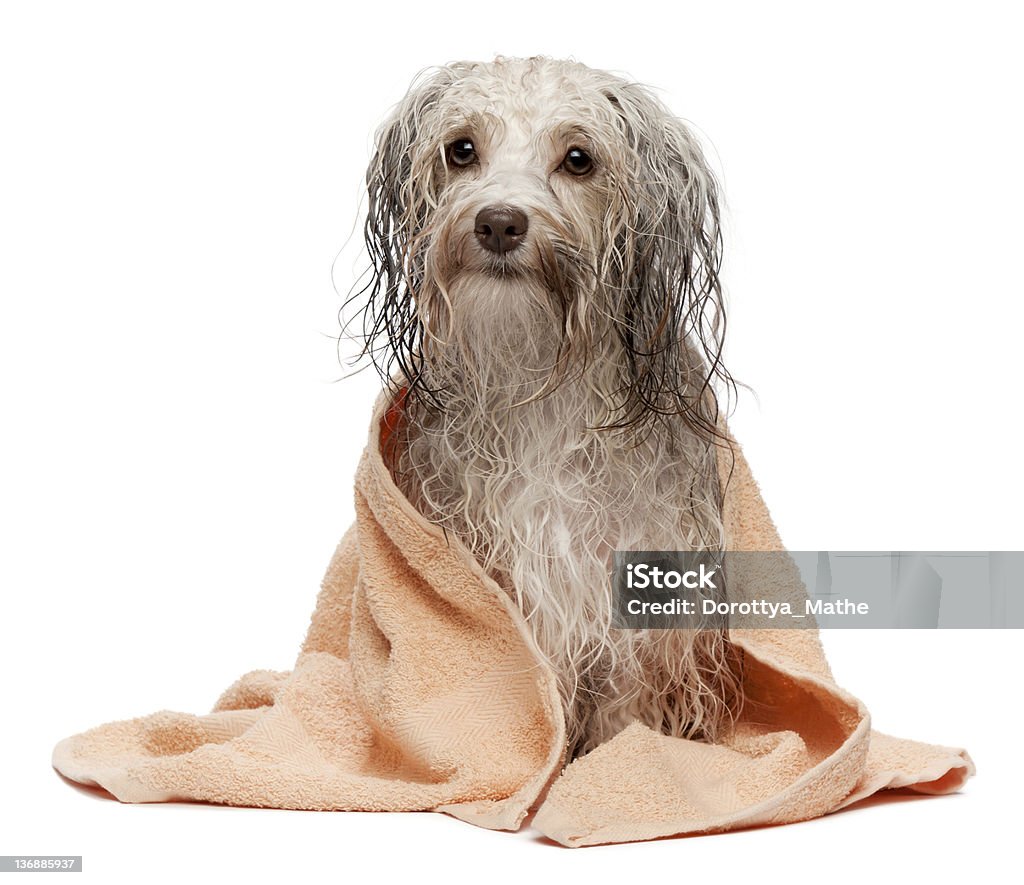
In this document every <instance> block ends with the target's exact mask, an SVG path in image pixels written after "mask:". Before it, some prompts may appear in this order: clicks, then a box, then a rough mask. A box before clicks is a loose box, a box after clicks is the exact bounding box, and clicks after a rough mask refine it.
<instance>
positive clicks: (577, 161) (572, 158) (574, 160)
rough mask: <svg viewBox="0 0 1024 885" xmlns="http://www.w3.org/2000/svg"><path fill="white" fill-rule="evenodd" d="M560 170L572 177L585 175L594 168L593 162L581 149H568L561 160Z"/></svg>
mask: <svg viewBox="0 0 1024 885" xmlns="http://www.w3.org/2000/svg"><path fill="white" fill-rule="evenodd" d="M562 168H563V169H565V171H566V172H569V173H571V174H572V175H586V174H587V173H588V172H589V171H590V170H591V169H593V168H594V160H593V159H592V158H591V156H590V154H588V153H587V152H586V151H585V150H583V148H578V147H574V148H569V152H568V153H567V154H566V155H565V159H564V160H562Z"/></svg>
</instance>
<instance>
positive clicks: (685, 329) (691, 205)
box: [605, 83, 733, 440]
mask: <svg viewBox="0 0 1024 885" xmlns="http://www.w3.org/2000/svg"><path fill="white" fill-rule="evenodd" d="M605 94H606V97H607V98H608V100H609V101H610V102H611V103H612V105H613V108H614V110H615V114H616V118H617V121H618V125H619V128H620V131H621V133H622V135H623V137H624V139H625V141H626V150H625V151H624V157H623V164H624V165H623V166H622V168H621V169H619V170H617V175H616V187H615V193H614V195H613V200H614V202H615V204H616V211H615V214H616V215H617V216H618V221H617V224H616V229H615V231H614V241H613V242H611V243H609V248H611V249H613V250H614V251H615V252H616V253H617V256H616V257H617V260H616V261H615V262H613V263H612V266H615V267H617V268H618V269H620V270H621V274H622V279H621V280H620V281H618V282H619V286H618V287H617V288H618V296H617V297H618V298H620V299H621V302H620V303H619V304H617V305H616V310H615V311H614V315H615V316H616V317H618V323H617V325H618V329H617V332H618V335H619V338H620V340H621V341H622V343H623V345H624V348H625V352H626V354H627V362H628V375H627V378H625V379H624V383H625V386H626V387H627V388H628V392H627V395H626V399H627V405H626V409H625V416H624V419H623V423H624V424H629V423H642V421H643V416H644V415H645V414H647V415H652V414H653V415H658V414H660V415H665V414H681V415H682V416H683V417H684V418H685V419H686V421H687V423H688V424H690V426H691V427H692V429H693V430H695V431H696V432H698V433H699V434H700V435H701V436H703V437H704V438H705V439H708V440H710V439H711V438H713V437H716V436H717V435H718V428H717V424H718V402H717V397H716V395H715V391H714V382H715V380H716V379H718V380H721V381H724V382H725V384H726V385H727V386H729V387H732V385H733V381H732V378H731V376H729V374H728V372H727V371H726V370H725V367H724V365H723V364H722V348H723V344H724V333H725V309H724V304H723V300H722V287H721V282H720V280H719V272H720V270H721V264H722V235H721V228H720V209H719V188H718V184H717V182H716V180H715V176H714V173H713V172H712V170H711V168H710V166H709V165H708V163H707V160H706V159H705V156H704V152H703V151H702V149H701V146H700V144H699V142H698V141H697V139H696V138H695V137H694V135H693V134H692V133H691V132H690V131H689V129H688V128H687V127H686V126H685V125H684V124H683V122H682V121H681V120H679V119H678V118H676V117H674V116H673V115H672V114H671V113H670V112H669V111H668V110H667V109H666V108H665V107H664V106H663V105H662V104H661V102H659V101H658V100H657V99H656V98H655V97H654V96H653V95H651V94H650V93H649V92H647V91H646V90H645V89H643V88H642V87H640V86H638V85H636V84H632V83H623V84H621V86H616V87H614V88H609V89H608V90H607V91H606V93H605ZM606 266H607V265H606Z"/></svg>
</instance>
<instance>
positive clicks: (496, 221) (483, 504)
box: [353, 57, 742, 755]
mask: <svg viewBox="0 0 1024 885" xmlns="http://www.w3.org/2000/svg"><path fill="white" fill-rule="evenodd" d="M367 185H368V191H369V216H368V219H367V222H366V227H365V238H366V244H367V247H368V249H369V254H370V258H371V261H372V275H371V277H370V282H369V284H368V285H366V286H365V287H364V288H361V289H360V291H359V292H358V293H356V295H354V296H353V298H354V299H355V301H356V302H357V305H358V307H359V309H360V311H361V312H360V314H359V316H360V317H361V318H362V321H363V328H362V330H361V334H362V336H363V343H364V353H365V354H369V355H370V357H371V358H372V361H373V363H374V364H375V365H376V366H377V368H378V369H379V371H380V372H381V375H382V377H383V378H384V379H385V380H386V381H387V383H388V384H390V385H394V387H395V388H397V389H400V390H401V391H402V393H401V395H402V397H403V403H404V421H403V423H402V424H401V429H400V431H399V432H397V433H396V434H394V435H393V437H392V440H391V442H392V443H393V445H391V446H389V450H388V453H387V455H386V457H387V458H388V460H389V466H390V468H391V470H392V472H393V475H394V478H395V482H396V484H397V485H398V487H399V488H400V489H401V490H402V491H403V493H404V494H405V495H406V496H407V497H408V498H409V500H410V501H411V502H412V503H413V504H414V505H415V506H416V507H417V508H418V509H419V511H420V512H421V513H422V514H423V515H424V517H425V518H426V519H428V520H430V521H432V522H434V523H436V524H437V525H439V526H441V527H443V529H444V530H445V532H446V533H447V534H448V535H449V536H450V535H454V536H456V537H458V538H459V539H460V540H461V541H462V542H463V543H464V544H465V546H466V547H467V548H468V549H469V551H470V552H471V553H472V554H473V555H474V556H475V557H476V558H477V559H478V561H479V562H480V564H481V565H482V566H483V568H484V570H485V571H486V572H488V573H489V574H490V575H491V576H492V577H493V578H494V579H495V581H497V583H498V584H499V585H500V586H501V587H502V588H503V589H504V590H505V591H507V592H508V593H509V594H510V595H511V597H512V598H513V599H514V600H515V602H516V603H517V605H518V606H519V608H520V609H521V611H522V614H523V616H524V618H525V621H526V623H527V624H528V625H529V628H530V630H531V631H532V634H533V636H534V638H535V641H536V644H537V646H538V648H539V650H540V652H541V653H542V654H543V655H544V656H545V657H546V658H547V661H548V662H549V664H550V666H551V667H552V669H553V670H554V672H555V674H556V676H557V679H558V683H559V687H560V692H561V697H562V702H563V704H564V712H565V718H566V725H567V735H568V743H569V751H570V753H571V754H572V755H579V754H581V753H584V752H587V751H588V750H590V749H592V748H593V747H595V746H597V745H598V744H600V743H602V742H604V741H605V740H607V739H609V738H611V737H613V736H614V735H615V734H616V733H617V732H618V731H620V730H621V729H622V728H623V727H625V726H626V725H628V724H629V723H630V722H632V721H633V720H639V721H641V722H643V723H644V724H646V725H648V726H649V727H651V728H653V729H657V730H660V731H662V732H664V733H666V734H670V735H676V736H682V737H690V738H695V739H701V740H710V741H713V740H715V739H716V737H718V736H720V735H721V734H722V731H723V729H725V728H727V727H728V726H729V724H730V723H731V722H732V721H733V719H734V714H735V711H736V709H737V705H738V704H739V702H740V695H741V684H742V680H741V675H740V673H739V655H738V653H737V651H736V650H735V648H734V647H733V646H731V645H730V643H729V641H728V636H727V633H726V632H725V631H724V630H722V629H678V630H644V629H635V630H630V629H617V628H616V627H615V626H613V620H614V618H613V607H614V605H613V594H612V586H611V581H610V573H611V568H612V565H611V564H612V554H613V552H614V551H616V550H673V551H675V550H724V541H725V539H724V537H723V525H722V492H721V486H720V482H719V470H718V463H717V462H718V455H719V452H718V449H719V447H721V446H728V440H727V438H726V435H725V433H724V432H723V424H722V422H721V418H720V398H721V396H722V395H723V394H722V391H721V390H720V389H719V388H725V389H729V390H734V389H735V383H734V382H733V380H732V378H731V377H730V375H729V373H728V372H727V371H726V369H725V368H724V366H723V363H722V359H721V355H722V345H723V335H724V328H725V314H724V308H723V303H722V289H721V284H720V282H719V272H720V267H721V243H722V238H721V234H720V212H719V198H718V192H719V189H718V186H717V184H716V180H715V178H714V176H713V174H712V172H711V170H710V169H709V167H708V164H707V162H706V160H705V156H704V154H703V152H702V150H701V147H700V145H699V143H698V141H697V140H696V138H695V137H694V136H693V134H692V133H691V132H690V131H689V130H688V129H687V127H686V126H685V125H684V124H683V123H682V122H681V121H680V120H679V119H678V118H676V117H675V116H673V115H672V114H671V113H670V112H669V111H668V110H667V109H666V108H665V106H664V105H663V104H662V103H661V102H660V101H659V100H658V99H657V98H656V97H655V96H654V95H652V94H651V92H649V91H648V90H647V89H645V88H643V87H642V86H640V85H638V84H637V83H634V82H630V81H628V80H625V79H622V78H620V77H618V76H614V75H612V74H609V73H606V72H604V71H600V70H593V69H590V68H587V67H585V66H584V65H582V64H578V63H575V62H569V61H555V60H551V59H547V58H529V59H511V58H501V57H499V58H498V59H496V60H495V61H494V62H491V63H457V64H451V65H448V66H445V67H442V68H438V69H432V70H431V71H430V72H428V73H425V74H424V75H421V77H420V78H419V79H418V81H417V82H415V83H414V84H413V87H412V88H411V89H410V91H409V92H408V94H407V95H406V96H405V98H404V99H403V100H402V101H401V102H400V103H399V104H398V105H397V107H396V108H395V110H394V111H393V113H392V114H391V115H390V117H389V118H388V119H387V121H386V122H385V123H384V125H383V126H382V127H381V128H380V130H379V132H378V133H377V138H376V148H375V152H374V156H373V159H372V161H371V164H370V167H369V170H368V173H367Z"/></svg>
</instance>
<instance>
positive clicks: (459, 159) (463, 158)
mask: <svg viewBox="0 0 1024 885" xmlns="http://www.w3.org/2000/svg"><path fill="white" fill-rule="evenodd" d="M476 160H477V157H476V148H475V147H473V142H471V141H470V140H469V139H468V138H457V139H455V141H453V142H452V143H451V144H450V145H448V162H449V163H451V164H452V165H453V166H472V165H473V164H474V163H475V162H476Z"/></svg>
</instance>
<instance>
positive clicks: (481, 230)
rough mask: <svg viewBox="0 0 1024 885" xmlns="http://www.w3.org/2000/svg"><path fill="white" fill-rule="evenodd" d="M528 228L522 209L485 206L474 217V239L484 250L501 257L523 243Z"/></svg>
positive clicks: (528, 224)
mask: <svg viewBox="0 0 1024 885" xmlns="http://www.w3.org/2000/svg"><path fill="white" fill-rule="evenodd" d="M529 226H530V223H529V221H527V218H526V213H525V212H523V210H522V209H517V208H516V207H515V206H486V207H485V208H483V209H481V210H480V211H479V212H478V213H477V216H476V237H477V239H478V240H479V241H480V245H481V246H483V247H484V248H485V249H488V250H490V251H491V252H496V253H498V254H499V255H503V254H504V253H505V252H511V251H512V250H513V249H515V248H516V247H517V246H519V244H520V243H522V242H523V240H524V239H525V237H526V231H527V228H529Z"/></svg>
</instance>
